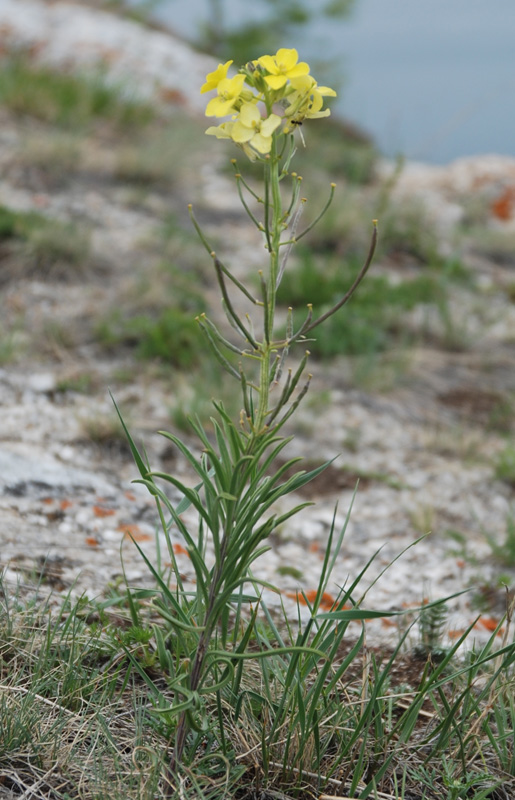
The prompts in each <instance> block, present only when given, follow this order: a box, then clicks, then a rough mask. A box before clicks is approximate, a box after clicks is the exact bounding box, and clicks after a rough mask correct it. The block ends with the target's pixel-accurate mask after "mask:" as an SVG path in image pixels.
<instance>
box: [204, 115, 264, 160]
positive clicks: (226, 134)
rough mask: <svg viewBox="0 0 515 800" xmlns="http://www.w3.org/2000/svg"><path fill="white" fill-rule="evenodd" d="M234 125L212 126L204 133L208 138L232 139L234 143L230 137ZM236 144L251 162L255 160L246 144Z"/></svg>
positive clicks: (230, 123) (253, 153) (224, 123)
mask: <svg viewBox="0 0 515 800" xmlns="http://www.w3.org/2000/svg"><path fill="white" fill-rule="evenodd" d="M234 124H235V123H234V122H222V124H221V125H212V126H211V127H210V128H208V129H207V131H206V133H207V135H208V136H216V138H217V139H232V140H233V141H234V139H233V137H232V130H233V128H234ZM237 144H239V146H240V147H241V148H242V150H243V152H244V153H245V155H246V156H247V157H248V158H250V160H251V161H255V160H256V158H257V156H256V153H255V152H254V151H253V150H252V148H251V147H249V145H248V144H247V142H237Z"/></svg>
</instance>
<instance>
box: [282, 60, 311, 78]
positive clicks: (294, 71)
mask: <svg viewBox="0 0 515 800" xmlns="http://www.w3.org/2000/svg"><path fill="white" fill-rule="evenodd" d="M308 72H309V64H306V62H305V61H301V62H300V64H296V66H294V67H291V69H289V70H288V73H287V74H288V77H289V78H297V77H298V76H299V75H307V74H308Z"/></svg>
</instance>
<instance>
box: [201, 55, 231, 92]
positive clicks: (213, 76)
mask: <svg viewBox="0 0 515 800" xmlns="http://www.w3.org/2000/svg"><path fill="white" fill-rule="evenodd" d="M232 63H233V62H232V61H226V62H225V64H219V65H218V66H217V68H216V69H215V70H214V71H213V72H208V74H207V75H206V82H205V84H204V85H203V87H202V88H201V90H200V93H201V94H204V92H210V91H211V90H212V89H216V87H217V86H218V84H219V83H220V81H221V80H223V79H224V78H226V77H227V70H228V69H229V67H230V66H231V64H232Z"/></svg>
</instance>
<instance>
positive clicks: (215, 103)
mask: <svg viewBox="0 0 515 800" xmlns="http://www.w3.org/2000/svg"><path fill="white" fill-rule="evenodd" d="M244 83H245V75H235V76H234V78H222V80H221V81H220V82H219V83H218V86H217V87H216V88H217V91H218V96H217V97H213V99H212V100H210V101H209V103H208V104H207V108H206V117H225V116H226V115H227V114H230V113H231V111H232V110H233V109H234V106H235V104H236V103H237V102H238V100H239V99H240V95H241V93H242V90H243V84H244Z"/></svg>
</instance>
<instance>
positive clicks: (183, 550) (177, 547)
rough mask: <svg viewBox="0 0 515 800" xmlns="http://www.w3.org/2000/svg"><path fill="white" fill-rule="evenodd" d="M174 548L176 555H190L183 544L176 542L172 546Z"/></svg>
mask: <svg viewBox="0 0 515 800" xmlns="http://www.w3.org/2000/svg"><path fill="white" fill-rule="evenodd" d="M172 549H173V552H174V553H175V555H176V556H188V557H189V553H188V551H187V550H186V548H185V547H183V546H182V544H174V545H173V546H172Z"/></svg>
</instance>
